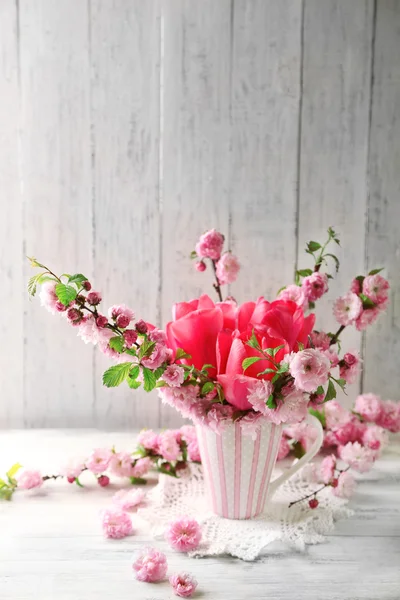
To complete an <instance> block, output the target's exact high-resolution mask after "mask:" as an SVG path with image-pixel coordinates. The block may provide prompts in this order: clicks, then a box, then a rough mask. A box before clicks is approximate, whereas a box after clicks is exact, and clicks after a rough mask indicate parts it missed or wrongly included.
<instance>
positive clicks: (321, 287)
mask: <svg viewBox="0 0 400 600" xmlns="http://www.w3.org/2000/svg"><path fill="white" fill-rule="evenodd" d="M302 289H303V291H304V294H305V296H306V298H307V299H308V300H309V302H315V301H316V300H318V299H319V298H321V296H323V295H324V294H325V293H326V292H327V291H328V276H327V275H326V273H320V272H315V273H313V274H312V275H308V277H304V279H303V284H302Z"/></svg>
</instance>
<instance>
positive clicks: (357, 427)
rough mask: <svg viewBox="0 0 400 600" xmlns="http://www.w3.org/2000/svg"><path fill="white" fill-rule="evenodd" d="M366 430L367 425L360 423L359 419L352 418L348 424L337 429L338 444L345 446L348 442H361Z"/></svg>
mask: <svg viewBox="0 0 400 600" xmlns="http://www.w3.org/2000/svg"><path fill="white" fill-rule="evenodd" d="M365 428H366V425H365V423H360V421H359V420H358V419H357V418H353V417H351V418H350V420H349V421H348V422H347V423H345V424H344V425H342V426H341V427H338V428H337V429H335V436H336V439H337V441H338V444H340V445H341V446H344V445H345V444H347V443H348V442H361V441H362V439H363V435H364V431H365Z"/></svg>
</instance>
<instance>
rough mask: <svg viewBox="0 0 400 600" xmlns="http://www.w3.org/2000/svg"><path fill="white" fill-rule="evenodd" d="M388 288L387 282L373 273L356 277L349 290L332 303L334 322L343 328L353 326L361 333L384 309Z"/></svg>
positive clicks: (386, 302)
mask: <svg viewBox="0 0 400 600" xmlns="http://www.w3.org/2000/svg"><path fill="white" fill-rule="evenodd" d="M389 287H390V286H389V282H388V281H387V280H386V279H385V278H384V277H382V276H381V275H379V274H378V273H376V272H374V271H371V273H370V274H369V275H367V276H366V277H362V276H359V277H356V278H355V279H353V281H352V283H351V286H350V290H349V291H348V292H347V293H346V294H345V295H344V296H341V297H340V298H338V299H337V300H336V302H335V303H334V306H333V313H334V315H335V318H336V321H337V322H338V323H339V324H340V325H342V326H344V327H346V326H348V325H355V327H356V329H358V331H363V330H364V329H366V328H367V326H368V325H372V323H374V322H375V321H376V319H377V318H378V316H379V314H380V313H381V312H382V311H383V310H385V309H386V307H387V305H388V301H389Z"/></svg>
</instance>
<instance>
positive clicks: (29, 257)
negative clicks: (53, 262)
mask: <svg viewBox="0 0 400 600" xmlns="http://www.w3.org/2000/svg"><path fill="white" fill-rule="evenodd" d="M26 258H27V259H28V260H29V261H30V263H31V267H39V268H41V269H46V268H47V267H45V266H44V265H42V264H41V263H40V262H38V261H37V260H36V258H33V257H31V256H27V257H26Z"/></svg>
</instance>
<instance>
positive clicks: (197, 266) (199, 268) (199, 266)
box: [194, 260, 207, 273]
mask: <svg viewBox="0 0 400 600" xmlns="http://www.w3.org/2000/svg"><path fill="white" fill-rule="evenodd" d="M194 266H195V269H196V271H199V273H203V272H204V271H205V270H206V268H207V265H206V263H205V262H204V260H198V261H196V262H195V263H194Z"/></svg>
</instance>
